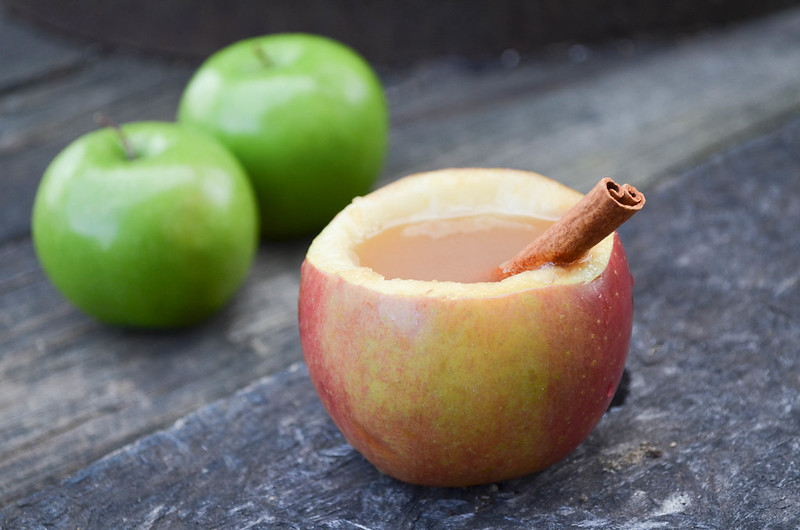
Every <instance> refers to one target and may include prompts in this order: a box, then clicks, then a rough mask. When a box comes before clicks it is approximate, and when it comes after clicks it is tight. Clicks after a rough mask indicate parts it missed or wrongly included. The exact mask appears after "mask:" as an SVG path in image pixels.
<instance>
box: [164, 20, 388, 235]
mask: <svg viewBox="0 0 800 530" xmlns="http://www.w3.org/2000/svg"><path fill="white" fill-rule="evenodd" d="M178 121H179V122H180V123H183V124H185V125H190V126H193V127H197V128H199V129H201V130H203V131H205V132H206V133H208V134H211V135H213V136H214V137H216V138H217V139H218V140H219V141H220V142H222V143H223V144H225V145H226V146H227V147H228V148H229V149H230V150H231V151H232V152H233V153H234V154H235V155H236V156H237V157H238V158H239V160H240V161H241V162H242V164H243V166H244V168H245V170H246V171H247V173H248V175H249V176H250V179H251V181H252V182H253V186H254V188H255V191H256V196H257V198H258V204H259V209H260V213H261V233H262V235H263V236H265V237H268V238H275V239H278V238H289V237H296V236H300V235H304V234H308V233H312V232H314V231H318V230H319V229H320V228H322V227H323V226H324V225H325V223H327V222H328V221H329V220H330V219H331V218H332V217H333V216H334V215H335V214H336V213H337V212H338V211H339V210H340V209H342V208H343V207H344V206H346V205H347V203H349V202H350V200H351V199H352V198H353V197H355V196H357V195H362V194H364V193H366V192H367V191H369V189H370V187H371V186H372V184H373V183H374V181H375V179H376V177H377V176H378V174H379V173H380V170H381V168H382V165H383V160H384V156H385V153H386V147H387V137H388V111H387V104H386V99H385V96H384V93H383V88H382V86H381V84H380V81H379V80H378V78H377V76H376V75H375V73H374V71H373V70H372V69H371V68H370V66H369V65H368V64H367V63H366V62H365V61H364V59H363V58H362V57H361V56H359V55H358V54H357V53H356V52H354V51H353V50H352V49H350V48H348V47H347V46H345V45H343V44H341V43H339V42H336V41H333V40H330V39H327V38H324V37H320V36H316V35H309V34H276V35H269V36H263V37H256V38H252V39H248V40H244V41H240V42H237V43H235V44H232V45H230V46H228V47H226V48H224V49H222V50H220V51H218V52H217V53H215V54H214V55H212V56H211V57H209V58H208V59H207V60H206V61H205V62H204V63H203V64H202V65H201V66H200V68H199V69H198V70H197V72H196V74H195V75H194V77H193V78H192V79H191V80H190V82H189V84H188V86H187V87H186V90H185V91H184V94H183V96H182V98H181V101H180V105H179V108H178Z"/></svg>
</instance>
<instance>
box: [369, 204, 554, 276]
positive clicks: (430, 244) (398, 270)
mask: <svg viewBox="0 0 800 530" xmlns="http://www.w3.org/2000/svg"><path fill="white" fill-rule="evenodd" d="M553 222H554V221H553V220H550V219H542V218H535V217H525V216H516V215H505V214H484V215H477V216H468V217H454V218H445V219H427V220H422V221H413V222H409V223H403V224H397V225H393V226H390V227H388V228H385V229H383V230H381V231H380V232H378V233H376V234H374V235H372V236H371V237H369V238H368V239H366V240H365V241H364V242H362V243H361V244H360V245H358V246H357V247H356V255H357V256H358V258H359V260H360V265H361V266H363V267H369V268H370V269H372V270H374V271H375V272H377V273H378V274H380V275H382V276H383V277H385V278H387V279H395V278H400V279H406V280H426V281H431V280H438V281H454V282H461V283H477V282H489V281H495V278H494V277H493V272H494V271H495V269H496V268H497V267H498V266H499V265H500V264H501V263H503V262H504V261H507V260H509V259H511V258H512V257H514V256H515V255H516V254H517V253H518V252H519V251H521V250H522V249H524V248H525V247H526V246H528V244H529V243H530V242H531V241H533V240H534V239H535V238H536V237H538V236H539V235H540V234H542V233H543V232H544V231H545V230H546V229H547V228H548V227H549V226H550V225H552V224H553Z"/></svg>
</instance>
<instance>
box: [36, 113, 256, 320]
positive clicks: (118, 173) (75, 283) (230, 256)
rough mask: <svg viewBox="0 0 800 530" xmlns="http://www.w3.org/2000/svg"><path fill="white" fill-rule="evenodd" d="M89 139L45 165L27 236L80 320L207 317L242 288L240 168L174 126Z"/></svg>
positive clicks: (249, 239) (246, 226)
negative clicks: (80, 312) (131, 155)
mask: <svg viewBox="0 0 800 530" xmlns="http://www.w3.org/2000/svg"><path fill="white" fill-rule="evenodd" d="M121 130H122V131H123V134H124V135H125V137H126V138H127V140H128V142H129V144H130V146H131V147H132V150H133V152H134V153H135V157H134V159H133V160H129V159H128V157H127V155H126V153H125V150H124V149H123V146H122V143H121V141H120V138H119V136H118V134H117V133H116V131H114V130H113V129H110V128H104V129H100V130H96V131H93V132H91V133H88V134H86V135H84V136H82V137H80V138H78V139H76V140H75V141H74V142H72V143H71V144H70V145H68V146H67V147H66V148H65V149H64V150H63V151H62V152H61V153H60V154H59V155H57V156H56V158H55V159H54V160H53V161H52V162H51V164H50V165H49V167H48V168H47V170H46V171H45V174H44V177H43V179H42V181H41V183H40V185H39V188H38V190H37V194H36V199H35V202H34V209H33V218H32V231H33V240H34V244H35V248H36V252H37V255H38V257H39V260H40V262H41V264H42V266H43V268H44V270H45V272H46V273H47V275H48V277H49V278H50V280H51V281H52V282H53V284H54V285H55V286H56V287H57V288H58V289H59V290H60V291H61V292H62V294H64V296H65V297H66V298H68V299H69V300H70V301H72V302H73V303H74V304H75V305H77V306H78V307H79V308H80V309H82V310H83V311H85V312H86V313H88V314H90V315H93V316H94V317H96V318H98V319H99V320H101V321H104V322H107V323H110V324H117V325H122V326H131V327H151V328H163V327H175V326H186V325H190V324H194V323H196V322H198V321H200V320H203V319H205V318H206V317H208V316H209V315H210V314H211V313H212V312H214V311H216V310H217V309H218V308H219V307H220V306H221V305H223V304H224V303H225V302H226V301H227V300H228V299H229V298H230V297H231V296H232V295H233V293H234V292H235V291H236V290H237V289H238V287H239V286H240V285H241V283H242V281H243V280H244V278H245V276H246V275H247V273H248V271H249V269H250V266H251V264H252V261H253V258H254V256H255V252H256V248H257V244H258V212H257V206H256V202H255V197H254V195H253V191H252V189H251V187H250V184H249V182H248V180H247V177H246V175H245V174H244V170H243V169H242V168H241V166H240V164H239V163H238V162H237V160H236V159H235V158H234V157H233V155H231V154H230V153H229V152H228V151H227V150H226V149H225V148H224V147H222V146H221V145H219V144H218V143H217V142H215V141H214V140H213V139H211V138H208V137H206V136H204V135H202V134H200V133H198V132H196V131H191V130H188V129H186V128H184V127H181V126H179V125H176V124H172V123H160V122H140V123H130V124H127V125H123V126H122V127H121Z"/></svg>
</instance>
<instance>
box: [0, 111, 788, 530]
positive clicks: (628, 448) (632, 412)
mask: <svg viewBox="0 0 800 530" xmlns="http://www.w3.org/2000/svg"><path fill="white" fill-rule="evenodd" d="M798 143H800V116H797V117H796V118H795V119H794V120H793V121H792V122H790V123H789V124H787V125H786V126H784V127H781V128H779V129H777V130H775V131H773V132H771V133H769V134H767V135H765V136H763V137H759V138H757V139H755V140H753V141H750V142H746V143H745V144H744V145H742V146H737V147H735V148H733V149H730V150H726V151H723V152H720V153H718V154H717V155H715V156H714V157H712V158H711V159H710V160H708V161H707V162H705V163H703V164H700V165H698V166H697V167H695V168H692V169H690V170H689V171H687V172H685V173H683V174H681V175H680V176H677V177H669V178H666V179H664V180H663V181H662V182H661V183H659V185H657V186H654V187H653V188H652V189H651V190H650V191H649V192H648V205H647V208H646V210H644V211H643V212H642V213H640V214H638V215H637V217H636V221H635V222H631V223H629V224H626V225H625V226H624V227H623V230H622V234H621V235H622V238H623V241H625V242H626V247H627V251H628V254H629V257H630V259H631V265H632V270H631V272H632V273H633V275H634V277H635V279H636V285H635V287H634V296H635V300H636V306H637V310H636V314H635V317H634V336H633V340H632V343H631V350H630V355H629V358H628V363H627V366H628V368H627V370H628V373H629V374H630V385H629V393H628V395H627V398H626V399H625V400H624V401H622V402H620V403H618V406H616V407H613V408H611V409H610V410H609V411H608V412H607V413H606V415H605V416H604V417H603V419H602V421H601V422H600V424H599V425H598V427H597V428H596V429H595V430H594V431H593V432H592V434H591V435H590V436H589V438H588V439H587V440H586V442H585V443H583V444H582V445H581V446H580V447H579V448H578V449H577V450H576V451H575V452H574V453H573V454H571V455H570V456H568V457H567V458H566V459H565V460H563V461H561V462H559V463H557V464H555V465H554V466H552V467H551V468H549V469H547V470H545V471H543V472H540V473H537V474H533V475H530V476H528V477H524V478H521V479H517V480H510V481H505V482H501V483H498V484H488V485H483V486H477V487H470V488H449V489H448V488H424V487H415V486H410V485H408V484H404V483H400V482H398V481H396V480H393V479H390V478H389V477H387V476H386V475H382V474H380V473H379V472H378V471H376V470H375V468H374V467H372V466H371V465H370V464H369V463H368V462H367V461H366V460H365V459H363V458H362V457H361V456H360V455H359V454H358V453H356V452H355V450H354V449H352V448H351V447H350V446H349V445H348V444H347V443H346V441H345V440H344V438H343V437H342V436H341V434H340V433H339V432H338V431H337V429H336V427H335V426H334V424H333V422H332V421H331V420H330V419H329V418H328V416H327V414H326V412H325V410H324V409H323V407H322V405H321V403H320V401H319V400H318V399H317V398H316V394H315V393H314V389H313V387H312V385H311V383H310V380H309V378H308V372H307V371H306V368H305V365H304V364H302V363H296V364H293V365H292V366H291V367H290V368H289V369H288V370H285V371H282V372H279V373H278V374H277V375H275V376H270V377H267V378H263V379H261V380H259V381H257V382H255V383H254V384H252V385H251V386H249V387H247V388H245V389H243V390H242V391H240V392H238V393H235V394H233V395H232V396H230V397H228V398H225V399H222V400H219V401H217V402H215V403H212V404H209V405H207V406H205V407H202V408H200V409H199V410H198V411H197V412H196V413H193V414H190V415H188V416H186V417H185V418H182V419H181V420H179V421H178V422H176V423H175V424H174V425H172V426H171V427H170V428H168V429H165V430H163V431H160V432H158V433H156V434H153V435H151V436H146V437H143V438H141V439H139V440H137V441H136V442H134V443H132V444H130V445H128V446H126V447H125V448H123V449H122V450H120V451H119V452H116V453H113V454H111V455H109V456H108V457H106V458H104V459H102V460H100V461H99V462H97V463H95V464H92V465H90V466H88V467H86V468H84V469H83V470H81V471H79V472H78V473H77V474H75V475H73V476H72V477H70V478H68V479H67V480H65V481H64V482H63V483H62V484H60V485H59V486H57V487H55V488H53V489H49V490H43V491H41V492H39V493H37V494H34V495H32V496H30V497H28V498H26V499H24V500H23V501H21V502H19V503H17V504H15V505H12V506H10V507H8V508H6V509H5V510H3V511H0V526H3V524H4V523H5V525H7V526H8V527H9V528H37V529H38V528H63V529H72V528H76V527H79V528H198V527H199V528H297V529H307V528H313V529H317V528H318V529H333V528H340V529H365V528H369V529H381V528H389V529H395V528H402V529H405V528H408V529H425V530H430V529H457V528H491V529H506V528H508V529H529V528H537V529H539V528H542V529H561V528H589V529H607V528H613V529H637V530H639V529H641V530H644V529H651V528H697V529H720V530H723V529H724V530H728V529H733V528H735V529H764V528H775V529H792V528H798V525H800V466H798V460H797V454H798V451H800V437H798V432H800V394H799V393H798V386H799V385H800V350H798V348H799V346H798V344H800V303H799V302H798V300H800V272H798V269H797V263H798V260H800V231H798V230H797V226H798V222H799V221H800V202H798V201H797V197H798V196H800V156H798V148H797V146H798ZM640 216H641V217H640Z"/></svg>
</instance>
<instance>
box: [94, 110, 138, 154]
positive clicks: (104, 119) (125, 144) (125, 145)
mask: <svg viewBox="0 0 800 530" xmlns="http://www.w3.org/2000/svg"><path fill="white" fill-rule="evenodd" d="M94 122H95V123H96V124H97V125H99V126H101V127H108V128H109V129H113V130H114V132H116V133H117V137H119V141H120V143H121V144H122V149H123V150H124V151H125V156H126V157H128V160H133V159H134V158H136V153H134V152H133V147H131V143H130V142H129V141H128V137H127V136H125V133H124V132H122V127H120V126H119V124H118V123H117V122H115V121H114V120H112V119H111V118H109V117H108V116H106V115H105V114H103V113H102V112H97V113H95V115H94Z"/></svg>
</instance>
